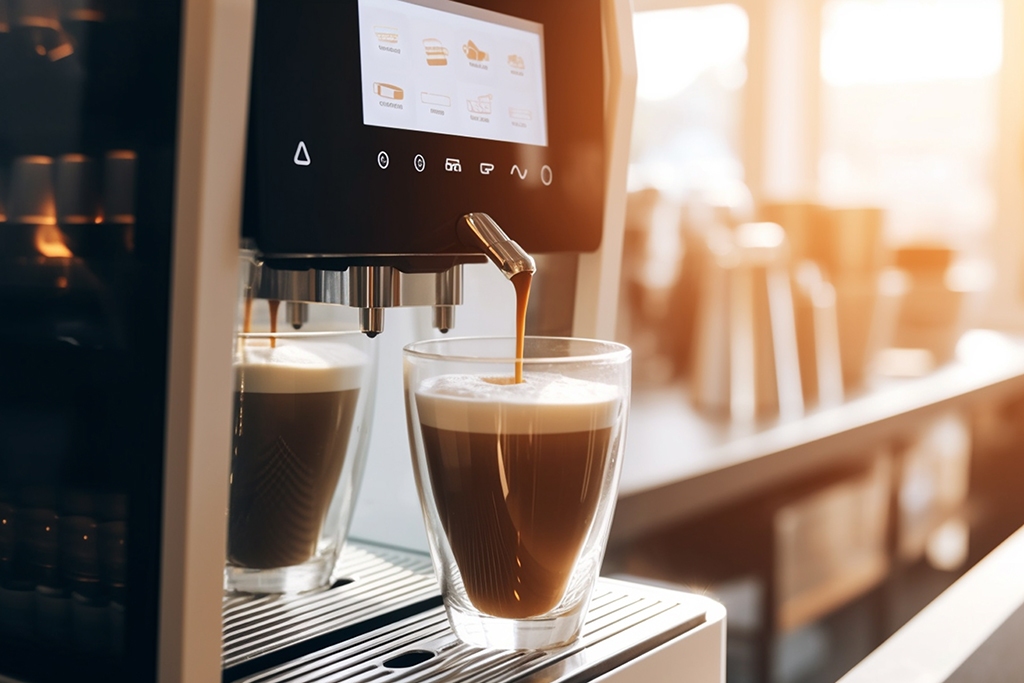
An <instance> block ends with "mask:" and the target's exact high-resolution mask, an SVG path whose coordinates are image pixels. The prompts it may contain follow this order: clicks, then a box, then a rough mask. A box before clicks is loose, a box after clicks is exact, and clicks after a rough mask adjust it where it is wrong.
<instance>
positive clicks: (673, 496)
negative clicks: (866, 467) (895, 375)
mask: <svg viewBox="0 0 1024 683" xmlns="http://www.w3.org/2000/svg"><path fill="white" fill-rule="evenodd" d="M1014 394H1021V395H1024V340H1021V339H1019V338H1016V337H1010V336H1008V335H1005V334H1002V333H999V332H994V331H990V330H971V331H969V332H967V333H966V334H965V335H964V336H963V338H962V339H961V340H960V342H959V344H958V345H957V352H956V358H955V360H953V361H951V362H949V363H947V364H945V365H942V366H940V367H938V368H937V369H935V370H934V371H932V372H930V373H928V374H926V375H924V376H921V377H915V378H911V379H884V380H877V381H875V382H874V383H873V384H872V386H871V387H870V388H867V389H862V390H859V391H858V392H856V393H855V394H853V395H852V396H849V397H848V399H847V400H846V401H845V402H843V403H842V404H840V405H836V406H832V407H822V408H812V409H809V410H808V411H807V412H806V413H805V414H804V415H803V416H802V417H800V418H798V419H790V420H787V421H783V420H779V419H778V418H774V419H768V420H764V421H759V422H756V423H749V424H737V423H735V422H733V421H730V420H728V419H724V418H715V417H713V416H709V415H707V414H705V413H701V412H699V411H698V410H697V409H696V408H695V407H694V406H693V404H692V403H691V402H690V399H689V397H688V396H687V391H686V387H685V385H683V384H673V385H668V386H665V387H658V388H643V389H637V390H635V391H634V392H633V400H632V406H631V409H630V418H629V428H628V433H627V439H626V453H625V459H624V461H623V466H622V479H621V482H620V486H619V500H618V505H617V507H616V512H615V520H614V522H613V523H612V530H611V538H610V544H611V545H613V546H614V545H617V544H622V543H625V542H628V541H630V540H632V539H635V538H637V537H638V536H640V535H643V534H645V533H648V532H651V531H654V530H656V529H658V528H662V527H664V526H667V525H671V524H673V523H677V522H681V521H684V520H687V519H691V518H693V517H696V516H698V515H701V514H703V513H705V512H710V511H712V510H713V509H716V508H719V507H721V506H723V505H726V504H728V503H731V502H733V501H736V500H738V499H741V498H743V497H745V496H748V495H750V494H753V493H757V492H759V491H763V490H765V489H767V488H769V487H771V486H773V485H777V484H779V483H781V482H785V481H787V480H792V479H796V478H799V477H801V476H806V475H810V474H813V473H815V472H817V471H820V470H822V469H823V468H826V467H829V466H832V465H837V464H841V463H843V462H848V461H850V460H856V459H863V458H864V457H865V456H868V455H870V454H872V453H873V452H875V451H874V450H872V449H877V448H878V447H879V446H881V445H884V444H885V443H886V441H887V440H888V439H893V438H897V437H900V436H906V435H908V433H910V434H912V430H913V429H914V428H915V425H917V424H920V423H922V422H923V421H925V420H927V419H928V418H930V417H934V416H937V415H940V414H942V413H943V412H945V411H948V410H950V409H955V408H964V407H969V406H971V405H975V404H977V403H980V402H982V401H986V400H998V399H1001V398H1006V397H1010V396H1013V395H1014Z"/></svg>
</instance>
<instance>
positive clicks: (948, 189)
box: [819, 0, 1003, 253]
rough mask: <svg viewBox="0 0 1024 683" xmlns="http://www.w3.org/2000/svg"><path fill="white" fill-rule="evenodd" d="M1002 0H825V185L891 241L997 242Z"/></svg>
mask: <svg viewBox="0 0 1024 683" xmlns="http://www.w3.org/2000/svg"><path fill="white" fill-rule="evenodd" d="M1002 7H1003V5H1002V0H888V1H886V2H878V1H877V0H828V1H827V2H826V3H825V5H824V14H823V17H822V19H823V26H822V39H821V76H822V98H823V102H822V116H823V128H822V154H821V162H820V169H819V171H820V178H819V183H820V184H819V189H820V192H821V196H822V199H823V200H824V201H826V202H828V203H831V204H875V205H879V206H882V207H884V208H885V209H887V214H888V225H887V236H888V239H889V241H890V242H891V243H893V244H894V245H899V244H904V243H908V242H922V241H930V242H942V243H944V244H946V245H948V246H951V247H954V248H957V249H960V250H962V251H966V252H974V253H978V250H979V249H985V248H986V247H989V248H991V240H990V238H991V237H992V232H993V231H992V228H993V224H994V222H995V218H996V208H997V186H996V185H997V184H996V178H994V175H995V169H996V168H997V165H996V159H995V155H996V152H997V144H998V135H999V125H998V124H999V71H1000V68H1001V65H1002V59H1003V43H1002V36H1003V15H1002Z"/></svg>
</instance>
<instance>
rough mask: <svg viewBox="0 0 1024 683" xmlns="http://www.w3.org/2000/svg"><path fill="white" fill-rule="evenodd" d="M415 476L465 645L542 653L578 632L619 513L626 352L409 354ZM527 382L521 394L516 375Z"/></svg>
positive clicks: (531, 345)
mask: <svg viewBox="0 0 1024 683" xmlns="http://www.w3.org/2000/svg"><path fill="white" fill-rule="evenodd" d="M404 362H405V395H406V415H407V418H408V421H409V439H410V444H411V448H412V454H413V462H414V469H415V471H416V478H417V486H418V488H419V494H420V504H421V506H422V508H423V514H424V519H425V523H426V527H427V536H428V539H429V544H430V551H431V556H432V558H433V562H434V568H435V570H436V573H437V576H438V579H439V581H440V584H441V591H442V595H443V597H444V603H445V608H446V609H447V612H448V618H449V621H450V622H451V625H452V628H453V629H454V631H455V633H456V635H458V636H459V638H461V639H462V640H463V641H464V642H466V643H469V644H471V645H476V646H480V647H493V648H500V649H543V648H551V647H558V646H560V645H564V644H566V643H569V642H571V641H573V640H574V639H575V638H576V637H577V636H578V635H579V632H580V628H581V626H582V624H583V618H584V616H585V614H586V610H587V606H588V603H589V601H590V595H591V592H592V590H593V587H594V583H595V580H596V578H597V575H598V572H599V570H600V568H601V560H602V558H603V555H604V548H605V544H606V541H607V538H608V529H609V526H610V524H611V519H612V512H613V510H614V507H615V498H616V490H617V487H618V478H619V469H620V463H621V456H622V449H623V445H624V442H625V427H626V417H627V414H628V412H629V392H630V351H629V349H628V348H627V347H625V346H622V345H621V344H615V343H612V342H604V341H591V340H584V339H566V338H547V337H527V338H526V339H525V345H524V350H523V355H522V358H521V359H519V358H517V354H516V339H515V338H514V337H510V338H465V339H435V340H429V341H423V342H417V343H414V344H411V345H409V346H407V347H405V350H404ZM517 364H521V365H520V369H521V376H522V381H521V382H519V383H517V382H516V381H515V377H516V376H517V374H518V373H517V372H516V369H517V368H516V366H517Z"/></svg>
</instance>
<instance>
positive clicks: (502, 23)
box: [359, 0, 547, 146]
mask: <svg viewBox="0 0 1024 683" xmlns="http://www.w3.org/2000/svg"><path fill="white" fill-rule="evenodd" d="M543 32H544V27H543V25H541V24H539V23H537V22H533V21H528V20H526V19H521V18H518V17H511V16H508V15H505V14H499V13H497V12H492V11H490V10H485V9H481V8H477V7H471V6H469V5H463V4H459V3H455V2H448V1H447V0H423V2H422V4H419V3H413V2H407V1H405V0H359V44H360V67H361V76H362V99H363V123H364V124H366V125H370V126H382V127H385V128H401V129H405V130H415V131H423V132H428V133H446V134H448V135H458V136H464V137H471V138H483V139H487V140H500V141H505V142H517V143H522V144H529V145H541V146H546V145H547V115H546V111H545V101H544V56H543V44H544V34H543Z"/></svg>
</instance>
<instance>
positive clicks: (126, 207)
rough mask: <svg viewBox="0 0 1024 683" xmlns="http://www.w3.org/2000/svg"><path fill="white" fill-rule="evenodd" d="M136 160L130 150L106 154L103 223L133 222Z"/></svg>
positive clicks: (104, 163) (135, 156)
mask: <svg viewBox="0 0 1024 683" xmlns="http://www.w3.org/2000/svg"><path fill="white" fill-rule="evenodd" d="M137 161H138V158H137V155H136V154H135V152H133V151H132V150H130V149H119V150H114V151H111V152H107V156H106V159H104V162H103V221H104V222H105V223H134V222H135V170H136V164H137Z"/></svg>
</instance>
